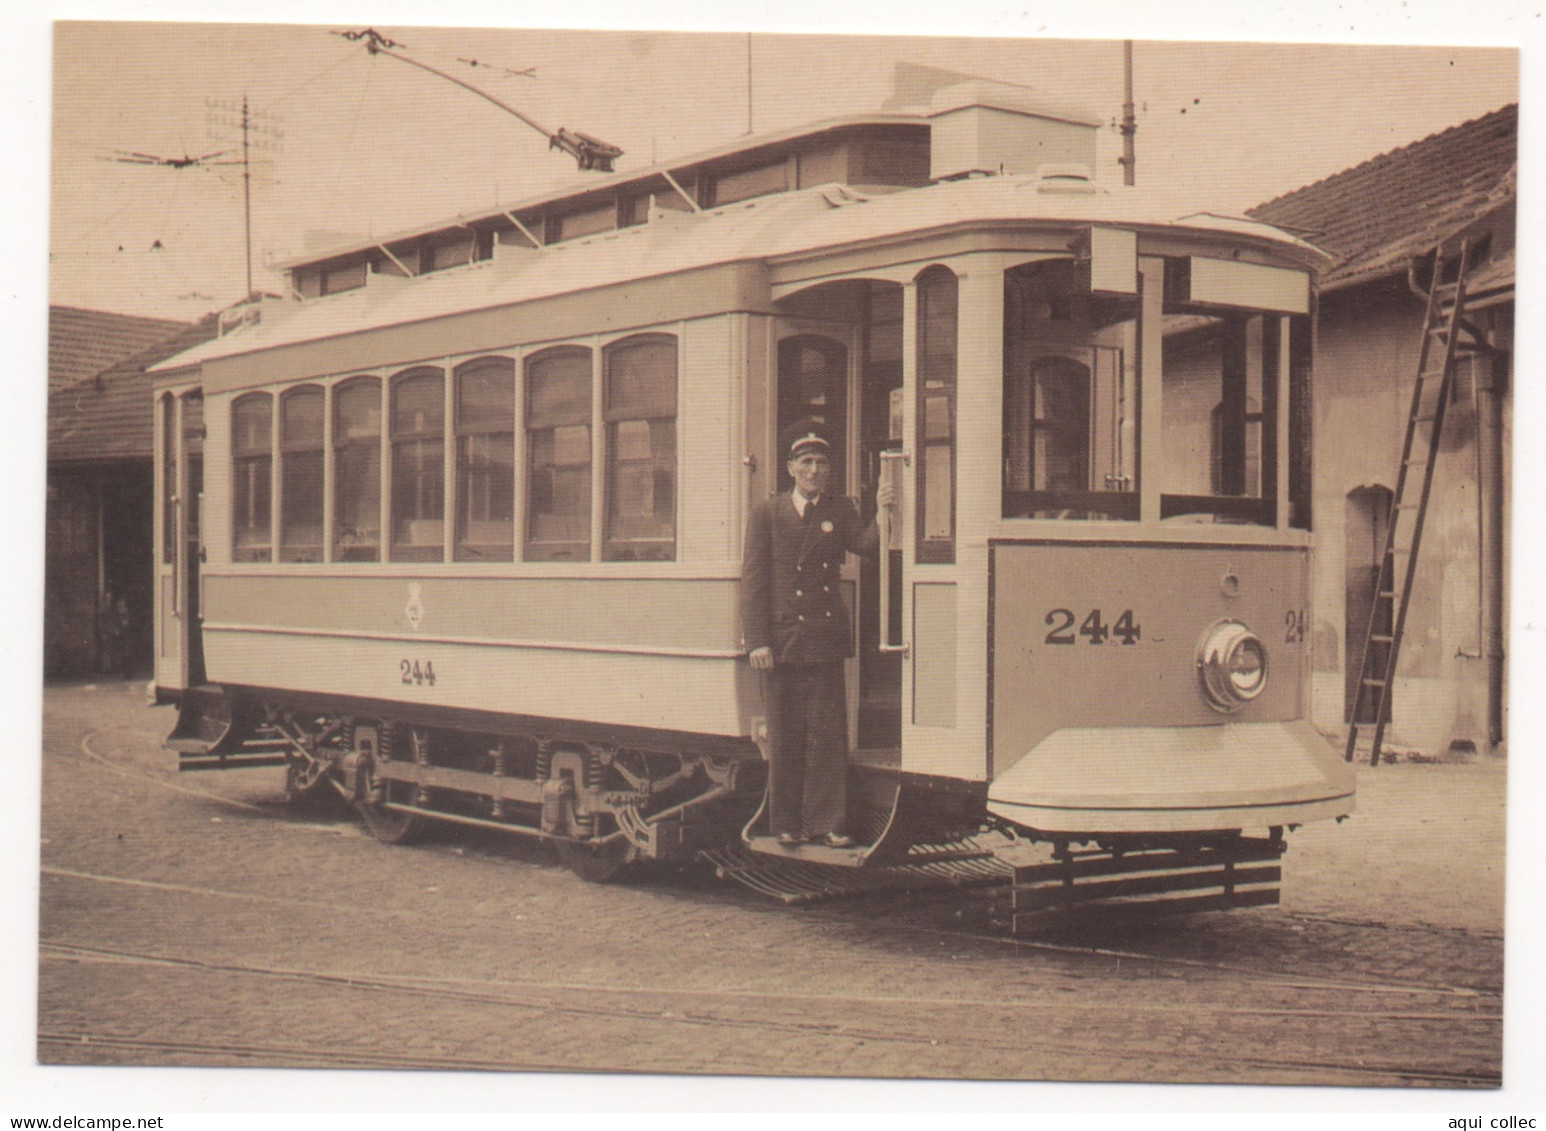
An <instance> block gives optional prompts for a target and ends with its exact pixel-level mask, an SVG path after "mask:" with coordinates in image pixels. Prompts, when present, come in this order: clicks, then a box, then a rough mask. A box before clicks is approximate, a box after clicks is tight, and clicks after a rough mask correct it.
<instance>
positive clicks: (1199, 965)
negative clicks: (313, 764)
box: [43, 726, 1501, 1000]
mask: <svg viewBox="0 0 1546 1131" xmlns="http://www.w3.org/2000/svg"><path fill="white" fill-rule="evenodd" d="M115 732H126V733H130V734H134V735H137V736H140V737H143V738H145V739H147V740H149V741H157V740H156V739H155V736H154V735H152V734H150V733H149V732H147V731H144V730H142V729H139V728H133V727H124V726H114V727H102V728H97V729H94V730H92V731H90V732H88V733H87V734H86V735H85V736H84V737H83V738H82V739H81V742H80V750H81V752H82V753H83V754H84V755H85V756H86V757H87V758H89V759H91V760H92V761H93V762H95V763H97V764H100V765H101V766H103V767H104V768H105V769H107V770H109V771H111V772H113V773H116V774H120V775H123V776H127V777H132V778H135V779H138V780H140V781H143V782H145V783H146V784H149V785H152V786H156V787H158V788H161V789H165V790H168V791H170V792H174V793H179V794H184V795H190V796H193V797H197V798H200V799H202V800H206V801H213V802H216V803H219V804H223V805H228V806H231V807H233V808H236V809H239V810H242V811H246V812H254V813H261V814H263V815H265V816H269V817H275V816H278V817H280V818H281V819H285V817H284V813H283V806H279V805H274V806H262V805H255V804H253V803H251V802H247V801H242V800H239V799H237V798H232V797H227V796H225V795H223V794H220V793H216V792H212V791H209V790H202V789H194V788H192V787H188V786H184V785H182V784H181V783H179V782H172V781H166V780H164V779H163V778H160V777H158V776H156V775H155V774H152V773H148V772H146V771H143V770H139V769H136V768H133V767H126V766H122V765H120V764H118V763H116V762H115V761H113V760H112V759H111V758H109V757H108V756H107V755H105V754H103V753H102V752H101V751H100V750H98V749H97V748H96V745H95V744H94V742H93V740H94V739H98V738H100V737H101V736H103V735H107V734H110V733H115ZM285 825H286V827H287V828H305V829H309V830H311V831H315V832H325V833H330V834H332V835H335V836H337V835H346V834H347V833H348V831H349V829H350V828H351V826H349V825H322V824H317V823H314V822H307V821H297V820H293V819H286V820H285ZM416 851H434V848H433V846H425V847H421V848H419V849H416ZM43 871H44V873H45V874H47V873H49V872H50V871H51V870H50V869H49V868H46V867H45V868H44V869H43ZM54 871H55V872H56V874H59V875H75V876H76V877H77V878H82V879H94V880H97V881H99V882H105V883H118V884H135V883H140V884H143V885H145V886H152V887H157V886H159V887H164V888H166V889H167V890H187V891H188V892H189V894H199V895H205V896H210V897H214V898H244V899H252V898H260V897H254V896H249V895H245V894H243V893H237V892H230V891H225V890H223V889H215V888H198V887H195V886H192V885H187V886H185V885H177V884H166V883H164V882H160V881H136V880H134V879H133V878H127V877H110V876H101V875H96V874H91V873H84V872H73V873H72V872H70V871H68V870H64V869H56V870H54ZM261 898H262V899H265V900H270V901H278V902H294V903H300V904H308V905H309V904H310V903H311V901H305V900H296V899H295V898H294V897H285V896H264V897H261ZM963 898H970V897H968V896H963ZM887 902H890V903H892V905H893V906H894V907H896V908H898V909H907V908H908V907H910V906H912V904H911V902H910V900H909V898H908V897H905V896H904V897H900V898H898V899H894V900H887V898H886V897H885V896H884V895H881V896H874V895H871V896H866V897H865V898H864V899H863V900H862V901H861V904H862V907H863V910H862V911H854V910H850V909H847V908H844V907H842V906H840V905H830V904H829V905H827V906H825V907H823V908H820V909H807V910H805V911H802V912H791V913H792V914H810V913H812V912H815V913H818V914H824V915H832V916H835V917H837V918H839V919H843V920H848V921H858V919H859V918H860V917H862V918H863V919H866V920H869V919H872V918H873V917H874V914H875V911H876V910H877V906H881V907H883V906H884V904H886V903H887ZM335 906H336V905H335ZM855 906H856V907H858V906H860V904H856V905H855ZM356 910H357V911H360V910H365V911H375V910H381V909H379V908H370V907H365V908H357V909H356ZM388 910H390V911H391V913H392V915H393V917H394V918H399V919H400V918H402V916H403V914H404V912H403V911H402V909H400V908H393V909H388ZM1283 914H1284V917H1285V918H1292V919H1293V920H1295V921H1298V922H1317V923H1326V924H1332V925H1338V926H1342V927H1346V928H1349V929H1354V930H1371V931H1372V930H1388V929H1390V928H1388V927H1386V926H1385V925H1384V924H1379V923H1369V922H1363V921H1356V920H1350V919H1345V918H1341V917H1335V916H1314V915H1306V914H1303V913H1283ZM886 922H887V926H888V929H890V930H897V931H903V932H907V933H911V934H924V935H931V936H934V937H942V938H956V939H972V940H974V941H976V942H979V943H986V944H991V945H993V946H995V947H1009V948H1013V949H1017V950H1023V951H1027V952H1038V953H1048V954H1066V955H1071V956H1084V957H1089V958H1093V959H1097V960H1100V961H1103V962H1106V961H1111V962H1123V961H1125V962H1144V963H1149V964H1153V965H1155V966H1158V967H1164V968H1173V969H1191V970H1198V971H1207V972H1211V973H1215V974H1220V975H1224V976H1228V977H1233V978H1241V979H1249V980H1250V981H1252V982H1253V983H1258V984H1265V985H1271V986H1278V987H1282V988H1289V989H1300V990H1306V991H1315V992H1328V993H1345V992H1357V993H1368V994H1398V995H1416V996H1432V997H1457V998H1476V999H1481V1000H1485V999H1489V998H1490V999H1494V1000H1497V999H1500V998H1501V994H1499V993H1497V992H1494V991H1489V990H1485V989H1475V988H1470V987H1462V986H1453V985H1442V984H1434V983H1424V982H1401V983H1393V982H1389V981H1368V980H1364V979H1350V978H1322V977H1308V976H1305V975H1302V974H1295V973H1294V972H1292V971H1288V972H1285V971H1283V970H1274V971H1263V970H1260V969H1257V968H1254V967H1252V966H1249V965H1245V964H1240V963H1226V962H1217V961H1209V960H1199V959H1193V958H1185V957H1180V956H1176V955H1166V954H1156V953H1152V952H1143V951H1139V950H1132V949H1126V948H1122V949H1117V948H1110V947H1099V946H1086V945H1079V944H1073V943H1064V942H1049V941H1046V940H1041V939H1036V938H1019V937H1015V936H1012V935H1008V934H1006V933H1004V932H1001V931H998V932H996V931H988V930H981V929H973V928H971V927H970V926H966V925H961V926H950V927H932V926H926V925H922V924H918V923H916V922H908V921H907V920H906V918H905V917H903V916H901V915H891V916H887V917H886ZM1400 929H1401V930H1403V931H1421V930H1425V929H1427V930H1433V931H1439V929H1437V928H1422V927H1419V926H1412V927H1402V928H1400ZM1439 933H1446V934H1447V933H1449V932H1442V931H1439Z"/></svg>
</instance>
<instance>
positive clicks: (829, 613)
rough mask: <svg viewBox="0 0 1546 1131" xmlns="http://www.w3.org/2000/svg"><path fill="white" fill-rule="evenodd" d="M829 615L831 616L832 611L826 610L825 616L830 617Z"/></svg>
mask: <svg viewBox="0 0 1546 1131" xmlns="http://www.w3.org/2000/svg"><path fill="white" fill-rule="evenodd" d="M831 615H832V610H831V609H828V610H827V616H829V617H830V616H831Z"/></svg>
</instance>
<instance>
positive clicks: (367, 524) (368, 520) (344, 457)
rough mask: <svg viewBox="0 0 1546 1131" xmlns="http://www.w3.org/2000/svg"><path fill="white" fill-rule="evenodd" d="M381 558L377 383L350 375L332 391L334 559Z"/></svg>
mask: <svg viewBox="0 0 1546 1131" xmlns="http://www.w3.org/2000/svg"><path fill="white" fill-rule="evenodd" d="M380 557H381V382H380V380H379V379H377V378H375V377H353V378H350V379H349V380H348V381H345V382H343V383H342V384H341V385H338V386H337V387H336V388H335V389H334V390H333V560H334V561H339V562H374V561H379V560H380Z"/></svg>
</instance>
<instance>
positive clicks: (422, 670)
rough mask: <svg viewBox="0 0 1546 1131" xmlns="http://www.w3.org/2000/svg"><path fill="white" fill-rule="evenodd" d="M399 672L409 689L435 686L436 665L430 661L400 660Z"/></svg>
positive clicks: (398, 662)
mask: <svg viewBox="0 0 1546 1131" xmlns="http://www.w3.org/2000/svg"><path fill="white" fill-rule="evenodd" d="M397 671H398V674H399V675H400V676H401V677H402V681H403V683H405V684H407V685H408V686H409V687H423V686H426V685H428V686H430V687H434V686H435V665H434V664H432V663H431V662H430V661H428V660H425V661H424V662H423V663H420V662H419V661H418V660H398V661H397Z"/></svg>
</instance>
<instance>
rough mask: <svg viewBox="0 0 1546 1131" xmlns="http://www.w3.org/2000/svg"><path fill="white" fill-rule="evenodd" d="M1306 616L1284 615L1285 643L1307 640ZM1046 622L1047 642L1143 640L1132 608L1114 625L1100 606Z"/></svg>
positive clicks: (1058, 612) (1053, 612)
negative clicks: (1085, 612) (1047, 630)
mask: <svg viewBox="0 0 1546 1131" xmlns="http://www.w3.org/2000/svg"><path fill="white" fill-rule="evenodd" d="M1305 619H1306V618H1305V611H1304V610H1303V609H1290V610H1289V611H1288V612H1287V613H1286V614H1285V615H1284V618H1283V623H1284V625H1285V628H1286V631H1285V632H1284V634H1283V640H1284V642H1285V643H1287V644H1298V643H1300V642H1301V641H1303V640H1304V637H1305V628H1306V624H1305ZM1043 623H1044V624H1046V625H1047V626H1048V627H1049V628H1050V631H1049V632H1048V633H1047V635H1046V637H1045V639H1044V641H1043V643H1046V644H1077V643H1078V642H1079V638H1080V637H1081V636H1082V637H1084V639H1085V642H1086V643H1089V644H1105V643H1107V642H1108V641H1109V642H1111V643H1121V644H1137V643H1138V642H1139V641H1140V640H1142V639H1143V626H1142V625H1141V624H1139V623H1138V622H1137V621H1136V620H1134V619H1133V610H1132V609H1123V610H1122V615H1121V616H1119V617H1117V620H1116V623H1115V624H1111V625H1108V624H1107V623H1106V621H1105V618H1104V617H1103V616H1101V611H1100V610H1099V609H1091V610H1090V611H1089V613H1088V614H1087V615H1086V616H1085V618H1084V620H1082V621H1081V620H1080V619H1079V614H1077V613H1076V612H1074V611H1073V610H1072V609H1049V610H1048V611H1047V615H1046V618H1045V619H1044V621H1043ZM1076 624H1077V625H1078V626H1079V627H1078V628H1077V629H1075V628H1074V625H1076Z"/></svg>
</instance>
